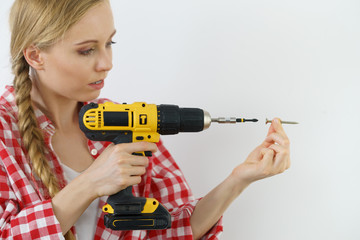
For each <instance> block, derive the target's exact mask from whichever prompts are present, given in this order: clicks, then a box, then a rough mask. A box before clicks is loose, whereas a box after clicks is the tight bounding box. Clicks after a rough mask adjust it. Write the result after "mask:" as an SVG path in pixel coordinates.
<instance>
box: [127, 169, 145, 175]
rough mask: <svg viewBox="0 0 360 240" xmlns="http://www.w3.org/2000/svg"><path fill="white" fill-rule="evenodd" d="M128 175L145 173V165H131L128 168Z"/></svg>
mask: <svg viewBox="0 0 360 240" xmlns="http://www.w3.org/2000/svg"><path fill="white" fill-rule="evenodd" d="M129 173H130V176H141V175H143V174H145V173H146V168H145V167H132V168H131V169H130V172H129Z"/></svg>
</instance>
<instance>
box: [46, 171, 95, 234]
mask: <svg viewBox="0 0 360 240" xmlns="http://www.w3.org/2000/svg"><path fill="white" fill-rule="evenodd" d="M91 189H92V188H91V184H90V183H89V181H88V180H87V176H86V174H81V175H80V176H79V177H77V178H75V179H74V180H73V181H71V182H70V183H69V184H68V185H67V186H66V187H65V188H63V189H62V190H61V191H60V192H59V193H58V194H56V195H55V197H53V199H52V206H53V211H54V213H55V216H56V218H57V219H58V221H59V222H60V226H61V230H62V232H63V234H65V233H66V232H67V231H69V230H70V228H71V227H72V226H73V225H74V224H75V222H76V221H77V219H78V218H79V217H80V216H81V214H82V213H83V212H84V211H85V210H86V208H87V207H88V206H89V205H90V204H91V203H92V201H93V200H94V199H95V196H94V195H93V193H92V191H91Z"/></svg>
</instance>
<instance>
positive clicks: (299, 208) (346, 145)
mask: <svg viewBox="0 0 360 240" xmlns="http://www.w3.org/2000/svg"><path fill="white" fill-rule="evenodd" d="M11 3H12V1H8V0H7V1H1V3H0V11H1V12H0V13H1V21H0V24H1V26H0V29H1V33H0V34H1V35H0V45H1V48H0V76H1V83H0V87H1V89H2V88H3V86H4V85H5V84H8V83H10V82H11V81H12V76H11V71H10V64H9V53H8V52H9V30H8V24H7V14H8V10H9V8H10V5H11ZM112 5H113V11H114V14H115V21H116V28H117V31H118V33H117V36H116V37H115V38H114V40H115V41H116V42H117V44H116V45H115V46H114V68H113V71H112V72H111V74H110V76H109V77H108V80H107V82H106V84H107V85H106V87H105V89H104V90H103V92H102V96H104V97H109V98H111V99H113V100H115V101H119V102H127V103H132V102H135V101H145V102H148V103H156V104H160V103H168V104H177V105H179V106H181V107H199V108H203V109H205V110H207V111H209V112H210V114H211V115H212V116H213V117H218V116H237V117H249V118H254V117H255V118H258V119H259V120H260V122H259V123H248V124H239V125H216V124H213V125H212V126H211V127H210V129H208V130H207V131H204V132H201V133H197V134H195V133H189V134H179V135H177V136H166V137H164V141H165V145H166V146H167V147H168V149H169V150H170V152H171V153H172V155H173V156H174V157H175V159H176V160H177V162H178V164H179V165H180V166H181V168H182V170H183V171H184V174H185V175H186V177H187V179H188V181H189V184H190V186H191V187H192V189H193V192H194V194H195V195H196V196H197V197H200V196H203V195H204V194H206V193H207V192H208V191H210V190H211V189H212V188H213V187H214V186H216V185H217V184H218V183H220V182H221V181H222V180H223V179H224V178H225V177H226V176H227V175H228V174H229V173H230V172H231V171H232V169H233V168H234V167H235V166H236V165H238V164H240V163H241V162H242V161H243V160H244V159H245V158H246V156H247V155H248V153H249V152H250V151H252V149H253V148H255V146H257V145H258V144H259V143H260V142H261V141H262V140H263V139H264V137H265V135H266V132H267V128H268V125H267V126H266V125H265V124H264V121H265V118H266V117H268V118H273V117H275V116H277V117H280V118H282V119H283V120H294V121H299V122H300V123H301V124H300V125H293V126H292V125H291V126H290V125H287V126H284V127H285V129H286V131H287V133H288V136H289V138H290V140H291V151H292V152H291V157H292V166H291V168H290V169H289V170H288V171H286V172H285V173H284V174H282V175H279V176H276V177H273V178H270V179H266V180H262V181H260V182H257V183H254V184H253V185H251V186H250V187H249V188H248V189H246V190H245V191H244V192H243V194H242V195H241V196H240V197H239V198H238V199H237V200H235V202H234V203H233V204H232V206H231V207H230V208H229V209H228V211H227V212H226V213H225V215H224V225H225V227H224V230H225V232H224V234H223V237H222V239H246V240H263V239H271V240H289V239H290V240H304V239H307V240H308V239H311V240H318V239H327V240H338V239H351V240H352V239H353V240H355V239H360V232H359V230H358V229H359V228H358V226H359V217H360V206H359V205H360V194H359V184H360V176H359V175H360V174H359V172H360V170H359V169H360V163H359V160H360V158H359V143H360V141H359V139H360V124H359V121H360V113H359V102H360V101H359V100H360V97H359V90H360V84H359V77H360V72H359V71H360V68H359V64H360V47H359V44H360V26H359V25H360V1H358V0H341V1H340V0H327V1H325V0H303V1H286V0H273V1H266V0H257V1H235V0H224V1H215V0H192V1H190V0H183V1H165V0H152V1H145V0H142V1H114V0H113V1H112Z"/></svg>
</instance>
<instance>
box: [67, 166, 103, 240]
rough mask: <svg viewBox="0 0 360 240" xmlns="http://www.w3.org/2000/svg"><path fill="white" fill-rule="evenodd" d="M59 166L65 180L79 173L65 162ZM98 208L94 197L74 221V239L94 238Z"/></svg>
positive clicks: (97, 201) (86, 239)
mask: <svg viewBox="0 0 360 240" xmlns="http://www.w3.org/2000/svg"><path fill="white" fill-rule="evenodd" d="M61 167H62V168H63V171H64V176H65V179H66V181H67V182H68V183H69V182H71V181H72V180H73V179H74V178H76V177H77V176H79V175H80V174H81V173H79V172H76V171H75V170H73V169H71V168H69V167H68V166H66V165H65V164H62V163H61ZM98 209H99V198H97V199H95V200H94V201H93V202H92V203H91V204H90V206H89V207H88V208H87V209H86V210H85V212H84V213H83V214H82V215H81V216H80V218H79V219H78V220H77V222H76V223H75V228H76V235H77V237H76V239H78V240H89V239H94V235H95V230H96V224H97V221H96V220H97V216H96V215H97V212H98Z"/></svg>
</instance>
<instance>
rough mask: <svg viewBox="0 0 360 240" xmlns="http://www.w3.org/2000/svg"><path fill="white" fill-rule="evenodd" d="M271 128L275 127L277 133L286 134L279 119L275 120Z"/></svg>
mask: <svg viewBox="0 0 360 240" xmlns="http://www.w3.org/2000/svg"><path fill="white" fill-rule="evenodd" d="M271 126H273V128H274V131H275V132H278V133H281V134H285V130H284V128H283V125H282V124H281V120H280V119H279V118H274V119H273V120H272V122H271ZM285 135H286V134H285Z"/></svg>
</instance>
